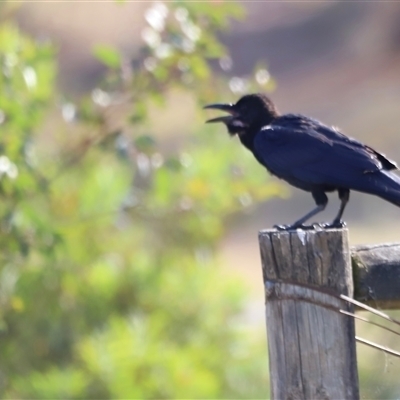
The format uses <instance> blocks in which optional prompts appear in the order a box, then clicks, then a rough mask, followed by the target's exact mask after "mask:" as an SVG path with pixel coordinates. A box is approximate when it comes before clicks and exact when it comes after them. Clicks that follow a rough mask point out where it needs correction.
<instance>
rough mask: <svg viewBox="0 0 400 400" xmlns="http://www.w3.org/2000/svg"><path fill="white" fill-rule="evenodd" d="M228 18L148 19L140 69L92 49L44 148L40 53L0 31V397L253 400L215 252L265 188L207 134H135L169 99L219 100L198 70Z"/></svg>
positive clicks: (244, 349)
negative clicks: (163, 137)
mask: <svg viewBox="0 0 400 400" xmlns="http://www.w3.org/2000/svg"><path fill="white" fill-rule="evenodd" d="M237 15H239V8H238V7H237V6H236V5H234V4H232V3H230V2H229V3H228V2H226V3H225V2H215V3H214V2H213V3H193V2H190V1H189V2H182V1H181V2H177V3H176V4H175V3H174V4H168V6H167V5H165V4H162V3H157V4H155V5H153V6H151V7H150V8H149V10H148V11H147V13H146V18H147V20H148V22H149V26H148V27H147V28H146V29H147V31H145V32H144V35H143V36H144V38H145V41H146V45H145V46H144V47H143V49H142V52H141V58H140V59H138V60H135V61H134V62H133V63H132V62H126V60H124V59H123V55H120V54H119V53H118V52H117V51H116V50H115V49H112V48H109V47H106V46H99V47H96V48H95V50H94V54H95V56H96V57H97V59H98V60H99V61H101V62H102V63H104V64H105V65H106V66H107V67H109V69H108V71H107V74H106V76H105V79H104V83H103V84H102V85H101V87H99V88H96V89H95V90H94V91H93V92H92V93H91V94H88V95H87V96H85V97H84V98H82V99H81V100H80V101H79V102H78V103H77V104H72V103H66V104H64V105H63V106H62V113H63V115H64V118H65V120H66V123H64V124H61V123H60V124H58V125H55V126H53V127H52V132H53V134H52V136H51V137H50V136H43V134H41V130H42V127H43V126H44V125H45V123H46V122H47V117H48V116H50V114H51V113H54V112H55V110H54V109H53V108H52V104H54V102H55V101H54V100H55V99H56V98H57V99H59V98H63V97H64V96H62V94H57V92H56V88H55V83H54V76H55V71H56V65H55V64H56V61H55V60H56V53H55V51H54V48H53V47H52V46H51V45H49V44H46V43H37V42H35V41H34V40H32V39H30V38H29V37H27V36H26V35H23V34H21V32H19V31H18V29H17V28H16V27H15V26H14V25H12V24H11V23H8V24H3V25H0V62H1V69H0V71H1V72H0V85H1V87H2V89H3V90H2V94H3V95H2V97H1V98H0V121H1V122H0V124H1V126H0V129H1V136H0V230H1V241H0V260H1V266H0V310H1V313H0V329H1V331H0V334H1V340H0V352H1V354H2V357H1V360H0V370H1V380H0V392H1V397H3V398H36V399H45V398H96V399H98V398H193V397H196V398H200V397H201V398H227V397H232V398H233V397H246V396H247V397H255V396H261V395H262V396H265V393H266V390H267V389H266V388H265V386H264V383H263V382H264V380H265V376H266V365H267V364H266V360H265V349H263V351H260V348H258V347H257V346H256V345H255V344H254V343H252V341H251V339H250V338H249V337H248V336H247V335H246V334H245V332H243V331H241V329H240V325H239V324H238V322H237V321H238V318H239V317H240V315H241V313H242V312H243V305H244V298H245V297H244V296H245V290H244V288H243V285H242V284H241V283H240V282H239V281H238V280H237V279H234V278H231V277H227V276H226V275H224V274H223V273H222V272H221V271H220V270H219V269H218V267H217V265H216V260H215V252H216V248H217V244H218V241H219V240H220V239H221V237H222V235H223V230H224V221H225V220H226V218H227V217H229V216H230V215H232V214H233V213H237V212H239V211H240V210H243V208H245V207H248V206H250V205H251V204H252V203H254V202H258V201H260V200H264V199H266V198H268V197H271V196H274V195H277V194H278V193H279V192H280V188H279V186H277V185H276V184H274V183H268V177H267V175H266V174H264V173H263V172H262V171H261V170H260V169H258V170H257V173H254V172H253V170H252V168H258V167H256V166H255V164H254V163H253V162H249V163H247V162H246V155H245V154H246V153H245V152H244V151H243V150H242V149H241V148H240V147H239V146H237V145H235V143H228V142H227V138H226V136H223V137H222V136H221V135H213V134H212V132H210V129H209V128H207V131H205V128H202V130H201V131H200V132H197V133H193V134H192V135H191V138H192V140H191V141H189V142H187V143H185V146H184V148H181V149H178V150H176V151H175V152H174V153H172V154H171V153H168V154H163V149H162V148H161V147H159V146H158V144H157V141H156V139H155V137H154V135H153V134H148V133H146V132H147V130H148V126H149V125H148V115H149V112H148V111H149V109H150V108H151V107H154V102H162V101H163V99H164V98H165V94H166V93H167V92H168V91H169V90H171V88H174V87H180V88H184V89H185V90H186V91H188V92H189V93H191V94H192V96H193V97H194V98H195V99H196V100H198V101H204V100H205V99H209V100H211V98H212V97H213V96H215V95H216V93H217V91H219V90H222V88H223V87H224V85H225V83H224V79H223V78H222V79H221V77H218V76H217V75H216V74H212V73H211V69H210V65H209V61H210V60H211V59H214V58H218V57H221V56H223V55H224V50H223V47H222V46H221V45H220V44H219V42H218V40H217V38H216V33H217V30H218V29H220V28H221V27H224V26H226V24H227V21H228V18H231V17H235V16H237ZM146 32H147V33H146ZM219 95H220V94H219ZM67 130H68V131H69V132H70V133H71V134H69V135H68V136H66V135H63V134H62V132H66V131H67ZM54 132H56V133H57V134H56V133H54ZM186 134H188V132H186ZM259 354H261V355H262V357H261V356H258V355H259ZM260 365H263V368H264V369H263V368H261V367H260ZM261 388H262V389H261Z"/></svg>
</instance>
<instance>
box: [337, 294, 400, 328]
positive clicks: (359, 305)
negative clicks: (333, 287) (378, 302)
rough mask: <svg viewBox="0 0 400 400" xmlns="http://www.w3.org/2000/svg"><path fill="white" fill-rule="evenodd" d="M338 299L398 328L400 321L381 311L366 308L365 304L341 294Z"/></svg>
mask: <svg viewBox="0 0 400 400" xmlns="http://www.w3.org/2000/svg"><path fill="white" fill-rule="evenodd" d="M340 298H341V299H342V300H345V301H347V302H349V303H351V304H354V305H355V306H357V307H360V308H362V309H364V310H366V311H369V312H370V313H372V314H375V315H378V316H379V317H381V318H383V319H386V320H387V321H390V322H393V323H394V324H396V325H399V326H400V321H399V320H397V319H395V318H393V317H390V316H389V315H387V314H385V313H383V312H382V311H378V310H377V309H375V308H372V307H370V306H367V305H366V304H363V303H361V302H359V301H357V300H354V299H352V298H351V297H348V296H345V295H344V294H341V295H340Z"/></svg>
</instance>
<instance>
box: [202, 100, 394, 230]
mask: <svg viewBox="0 0 400 400" xmlns="http://www.w3.org/2000/svg"><path fill="white" fill-rule="evenodd" d="M205 108H211V109H218V110H223V111H226V112H227V113H228V115H226V116H223V117H218V118H214V119H211V120H208V121H207V122H223V123H224V124H225V125H226V126H227V128H228V132H229V133H230V134H231V135H236V134H237V135H238V136H239V139H240V141H241V142H242V144H243V145H244V146H246V147H247V148H248V149H249V150H250V151H251V152H252V153H253V154H254V156H255V158H256V159H257V160H258V161H259V162H260V163H261V164H262V165H263V166H264V167H265V168H267V170H268V171H270V172H271V173H272V174H273V175H275V176H277V177H278V178H281V179H283V180H285V181H286V182H288V183H289V184H291V185H293V186H295V187H297V188H299V189H303V190H305V191H307V192H311V194H312V196H313V198H314V200H315V202H316V204H317V207H316V208H314V209H313V210H312V211H310V212H309V213H307V214H306V215H305V216H304V217H302V218H300V219H299V220H298V221H296V222H295V223H293V224H291V225H279V226H277V227H278V228H279V229H296V228H311V227H312V225H311V226H305V225H304V222H306V221H307V220H308V219H309V218H311V217H312V216H314V215H315V214H317V213H319V212H320V211H322V210H323V209H324V208H325V207H326V205H327V203H328V198H327V196H326V193H327V192H333V191H337V192H338V194H339V198H340V200H341V205H340V209H339V212H338V214H337V215H336V217H335V219H334V220H333V222H332V223H330V224H320V225H322V226H324V227H339V226H343V222H342V221H341V218H342V214H343V211H344V209H345V206H346V204H347V202H348V200H349V195H350V190H356V191H359V192H364V193H368V194H373V195H376V196H379V197H381V198H383V199H385V200H387V201H389V202H391V203H393V204H395V205H397V206H400V178H399V177H398V176H397V175H396V174H395V173H394V172H393V170H396V169H397V166H396V164H395V163H394V162H393V161H390V160H389V159H387V158H386V157H385V156H384V155H383V154H380V153H378V152H377V151H375V150H374V149H372V148H371V147H369V146H366V145H364V144H362V143H360V142H358V141H357V140H354V139H352V138H349V137H347V136H345V135H344V134H342V133H341V132H340V131H339V130H338V129H336V128H333V127H329V126H326V125H324V124H322V123H321V122H319V121H317V120H315V119H313V118H309V117H306V116H304V115H301V114H285V115H280V114H279V112H278V111H277V109H276V107H275V105H274V104H273V103H272V101H271V100H270V99H269V98H268V97H266V96H264V95H262V94H251V95H246V96H243V97H242V98H241V99H240V100H239V101H238V102H237V103H236V104H211V105H208V106H206V107H205Z"/></svg>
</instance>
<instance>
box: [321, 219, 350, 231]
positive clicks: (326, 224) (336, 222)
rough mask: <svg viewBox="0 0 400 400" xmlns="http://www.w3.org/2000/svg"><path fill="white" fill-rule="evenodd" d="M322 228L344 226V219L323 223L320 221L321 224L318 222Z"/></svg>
mask: <svg viewBox="0 0 400 400" xmlns="http://www.w3.org/2000/svg"><path fill="white" fill-rule="evenodd" d="M319 225H320V226H321V227H322V228H324V229H329V228H346V226H347V225H346V222H344V221H341V220H339V221H333V222H331V223H327V222H325V223H322V224H319Z"/></svg>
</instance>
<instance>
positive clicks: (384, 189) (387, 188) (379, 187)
mask: <svg viewBox="0 0 400 400" xmlns="http://www.w3.org/2000/svg"><path fill="white" fill-rule="evenodd" d="M374 183H375V184H376V186H375V188H374V190H373V191H372V192H371V194H375V195H377V196H379V197H381V198H382V199H384V200H387V201H389V202H390V203H392V204H394V205H396V206H399V207H400V177H399V176H398V175H396V174H395V173H394V172H391V171H381V173H380V174H379V178H378V177H377V179H376V181H375V182H374Z"/></svg>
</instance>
